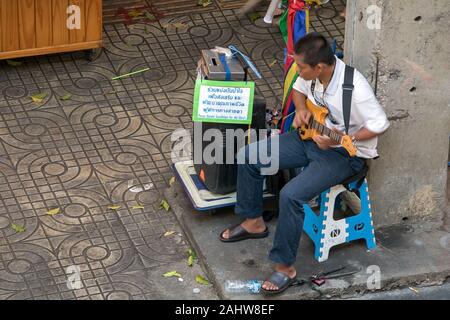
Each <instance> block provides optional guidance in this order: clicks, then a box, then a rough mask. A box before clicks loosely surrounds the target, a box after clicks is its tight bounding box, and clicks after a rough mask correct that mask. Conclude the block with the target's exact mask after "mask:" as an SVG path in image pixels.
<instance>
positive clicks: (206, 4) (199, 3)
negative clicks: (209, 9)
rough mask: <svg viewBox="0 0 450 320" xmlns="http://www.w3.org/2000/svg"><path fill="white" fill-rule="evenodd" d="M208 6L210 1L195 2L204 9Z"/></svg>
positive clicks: (199, 0) (200, 0)
mask: <svg viewBox="0 0 450 320" xmlns="http://www.w3.org/2000/svg"><path fill="white" fill-rule="evenodd" d="M210 4H212V2H211V1H210V0H198V1H197V5H198V6H203V7H206V6H209V5H210Z"/></svg>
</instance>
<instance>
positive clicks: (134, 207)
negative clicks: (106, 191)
mask: <svg viewBox="0 0 450 320" xmlns="http://www.w3.org/2000/svg"><path fill="white" fill-rule="evenodd" d="M131 209H144V206H143V205H140V204H139V205H135V206H133V207H132V208H131Z"/></svg>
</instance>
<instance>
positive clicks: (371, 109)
mask: <svg viewBox="0 0 450 320" xmlns="http://www.w3.org/2000/svg"><path fill="white" fill-rule="evenodd" d="M352 108H355V109H356V110H355V113H356V114H357V115H358V118H360V119H358V120H359V121H358V122H360V123H362V124H363V127H364V128H366V129H368V130H370V131H372V132H373V133H377V134H381V133H383V132H385V131H386V130H387V129H388V128H389V126H390V123H389V120H388V118H387V116H386V113H385V112H384V109H383V107H382V106H381V105H380V103H379V102H378V100H377V98H376V97H375V94H374V93H373V90H372V88H371V87H370V84H369V83H368V82H367V80H366V78H364V77H363V76H362V75H361V74H360V73H359V72H358V73H355V90H354V96H353V107H352ZM352 112H353V110H352Z"/></svg>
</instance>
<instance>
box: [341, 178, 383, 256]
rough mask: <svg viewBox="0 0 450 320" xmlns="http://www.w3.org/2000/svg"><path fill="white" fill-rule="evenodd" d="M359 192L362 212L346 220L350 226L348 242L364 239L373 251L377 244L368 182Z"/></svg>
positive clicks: (365, 182)
mask: <svg viewBox="0 0 450 320" xmlns="http://www.w3.org/2000/svg"><path fill="white" fill-rule="evenodd" d="M358 191H359V194H360V199H361V212H360V213H359V214H358V215H356V216H353V217H350V218H347V219H346V220H347V222H348V225H349V227H348V233H349V237H348V239H347V242H350V241H353V240H358V239H364V240H365V241H366V245H367V248H368V249H369V250H371V249H374V248H375V247H376V243H375V234H374V227H373V221H372V212H371V206H370V199H369V190H368V187H367V181H364V183H363V184H362V185H361V186H360V187H359V190H358Z"/></svg>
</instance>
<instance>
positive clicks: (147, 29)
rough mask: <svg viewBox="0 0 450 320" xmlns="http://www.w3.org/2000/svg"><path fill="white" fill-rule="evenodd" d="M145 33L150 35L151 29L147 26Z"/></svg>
mask: <svg viewBox="0 0 450 320" xmlns="http://www.w3.org/2000/svg"><path fill="white" fill-rule="evenodd" d="M145 33H146V34H149V33H150V28H149V27H148V26H145Z"/></svg>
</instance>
